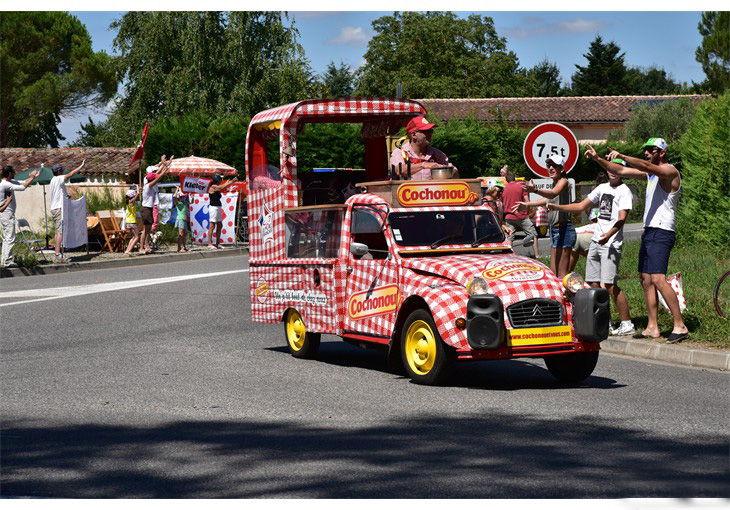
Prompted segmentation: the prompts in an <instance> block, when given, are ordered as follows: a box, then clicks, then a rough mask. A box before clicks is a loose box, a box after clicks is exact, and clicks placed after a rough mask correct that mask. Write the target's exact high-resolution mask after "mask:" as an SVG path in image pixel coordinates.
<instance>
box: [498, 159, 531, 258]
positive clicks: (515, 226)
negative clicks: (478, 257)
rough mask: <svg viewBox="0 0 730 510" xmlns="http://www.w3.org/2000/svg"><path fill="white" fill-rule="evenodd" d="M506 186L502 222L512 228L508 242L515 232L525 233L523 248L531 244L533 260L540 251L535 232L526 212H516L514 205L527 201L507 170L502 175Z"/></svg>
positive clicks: (520, 187)
mask: <svg viewBox="0 0 730 510" xmlns="http://www.w3.org/2000/svg"><path fill="white" fill-rule="evenodd" d="M504 179H505V180H506V181H507V185H506V186H505V187H504V190H503V191H502V205H503V206H504V221H505V222H506V223H507V225H509V226H510V227H512V233H511V234H509V237H508V239H509V242H510V243H512V242H513V241H514V239H515V234H516V233H517V232H525V234H527V235H526V236H525V238H524V240H523V243H524V245H525V246H529V244H530V243H531V242H532V243H533V249H534V250H535V258H539V257H540V250H539V249H538V246H537V230H535V225H533V224H532V222H531V221H530V218H528V217H527V210H516V209H515V205H516V204H517V203H518V202H524V201H527V200H528V196H527V193H525V190H524V189H523V187H522V183H519V182H517V181H515V174H514V173H512V172H511V171H509V170H507V171H506V172H505V174H504Z"/></svg>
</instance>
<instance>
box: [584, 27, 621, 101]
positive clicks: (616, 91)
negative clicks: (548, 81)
mask: <svg viewBox="0 0 730 510" xmlns="http://www.w3.org/2000/svg"><path fill="white" fill-rule="evenodd" d="M620 52H621V48H619V47H618V45H617V44H616V43H615V42H613V41H611V42H609V43H604V42H603V39H602V38H601V36H600V35H598V36H596V38H595V39H594V40H593V41H592V42H591V45H590V47H589V48H588V53H584V54H583V56H584V57H585V58H586V60H588V64H587V65H585V66H579V65H578V64H576V65H575V67H576V68H577V69H578V71H576V72H575V74H573V85H572V93H573V94H574V95H576V96H616V95H621V94H624V93H625V90H626V89H625V83H624V78H625V76H626V64H625V62H624V57H625V53H620Z"/></svg>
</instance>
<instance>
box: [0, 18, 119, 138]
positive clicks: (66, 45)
mask: <svg viewBox="0 0 730 510" xmlns="http://www.w3.org/2000/svg"><path fill="white" fill-rule="evenodd" d="M0 34H2V37H1V38H0V67H1V68H2V86H0V145H2V146H3V147H44V146H51V147H58V144H59V140H63V139H64V138H63V136H62V135H61V133H60V132H59V131H58V128H57V124H58V123H59V122H60V116H61V115H63V114H68V113H70V112H73V111H76V110H79V109H81V108H88V107H91V106H98V105H103V104H105V103H106V102H107V101H109V99H110V98H111V97H112V96H113V95H114V93H115V92H116V89H117V83H118V82H117V79H116V77H115V74H114V70H113V68H112V66H111V58H110V57H109V56H108V55H107V54H106V53H105V52H103V51H101V52H97V53H95V52H94V51H93V50H92V48H91V38H90V37H89V33H88V32H87V30H86V27H84V25H83V24H82V23H81V22H80V21H79V20H78V19H77V18H76V17H74V16H71V15H70V14H68V13H65V12H4V13H2V15H0Z"/></svg>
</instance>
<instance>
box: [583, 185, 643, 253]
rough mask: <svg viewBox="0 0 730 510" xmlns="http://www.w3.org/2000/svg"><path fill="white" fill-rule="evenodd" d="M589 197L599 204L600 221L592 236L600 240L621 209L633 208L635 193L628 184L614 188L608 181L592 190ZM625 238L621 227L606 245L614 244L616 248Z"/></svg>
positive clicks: (628, 209)
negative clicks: (633, 193)
mask: <svg viewBox="0 0 730 510" xmlns="http://www.w3.org/2000/svg"><path fill="white" fill-rule="evenodd" d="M588 199H589V200H590V201H591V202H593V203H594V204H596V205H597V206H598V221H596V228H595V229H594V230H593V238H592V240H593V241H595V242H598V241H599V240H600V239H601V238H602V237H603V235H604V234H605V233H606V232H608V231H609V230H611V229H612V228H613V226H614V225H615V224H616V222H617V221H618V213H619V211H630V210H631V206H632V202H633V195H632V194H631V190H630V189H629V187H628V186H626V184H620V185H618V186H616V187H615V188H614V187H612V186H611V184H610V183H608V182H606V183H604V184H601V185H600V186H597V187H596V188H595V189H594V190H593V191H591V192H590V193H589V194H588ZM623 240H624V228H623V227H621V228H620V229H619V230H618V232H616V233H615V234H614V235H613V236H612V237H611V238H610V239H609V240H608V243H606V246H608V245H613V246H614V247H615V248H620V247H621V244H622V243H623Z"/></svg>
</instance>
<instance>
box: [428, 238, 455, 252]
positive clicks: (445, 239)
mask: <svg viewBox="0 0 730 510" xmlns="http://www.w3.org/2000/svg"><path fill="white" fill-rule="evenodd" d="M453 239H461V234H451V235H450V236H446V237H442V238H441V239H437V240H436V241H434V242H432V243H431V249H432V250H433V249H434V248H437V247H439V246H441V245H442V244H444V243H445V242H446V241H451V240H453Z"/></svg>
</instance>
